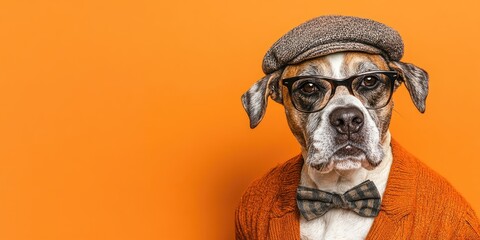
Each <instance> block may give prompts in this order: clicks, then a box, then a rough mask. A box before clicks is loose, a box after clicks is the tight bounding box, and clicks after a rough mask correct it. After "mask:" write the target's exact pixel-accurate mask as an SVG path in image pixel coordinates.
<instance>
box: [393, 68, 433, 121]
mask: <svg viewBox="0 0 480 240" xmlns="http://www.w3.org/2000/svg"><path fill="white" fill-rule="evenodd" d="M388 65H389V66H390V68H391V69H393V70H395V71H397V72H398V73H399V74H400V77H401V79H400V81H402V82H404V83H405V86H406V87H407V89H408V92H409V93H410V97H411V98H412V101H413V103H414V104H415V107H417V109H418V111H420V112H421V113H424V112H425V101H426V99H427V95H428V73H427V72H426V71H425V70H423V69H421V68H419V67H417V66H415V65H413V64H410V63H404V62H390V63H389V64H388Z"/></svg>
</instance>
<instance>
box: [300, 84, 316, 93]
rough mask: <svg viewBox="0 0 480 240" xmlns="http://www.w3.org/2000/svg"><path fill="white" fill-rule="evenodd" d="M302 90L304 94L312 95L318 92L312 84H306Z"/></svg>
mask: <svg viewBox="0 0 480 240" xmlns="http://www.w3.org/2000/svg"><path fill="white" fill-rule="evenodd" d="M300 90H302V92H303V93H306V94H312V93H314V92H316V91H318V88H317V86H316V85H315V84H313V83H311V82H306V83H304V84H303V85H302V86H301V87H300Z"/></svg>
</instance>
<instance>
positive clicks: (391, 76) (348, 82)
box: [282, 70, 399, 113]
mask: <svg viewBox="0 0 480 240" xmlns="http://www.w3.org/2000/svg"><path fill="white" fill-rule="evenodd" d="M374 73H381V74H385V75H387V77H388V80H389V81H391V87H390V96H389V97H388V100H387V101H386V103H385V104H384V105H382V106H380V107H375V108H371V107H366V108H367V109H379V108H383V107H385V106H387V104H388V103H389V102H390V100H391V99H392V96H393V90H394V88H395V80H397V79H398V77H399V74H398V73H397V72H396V71H383V70H382V71H368V72H363V73H359V74H356V75H352V76H350V77H348V78H344V79H336V78H331V77H325V76H321V75H305V76H295V77H291V78H285V79H283V80H282V83H283V85H284V86H286V87H287V88H288V93H289V94H290V100H291V102H292V104H293V106H294V107H295V109H297V110H298V111H300V112H306V113H313V112H318V111H321V110H322V109H323V108H325V107H326V106H327V105H328V102H330V100H331V99H332V97H333V96H334V95H335V90H336V89H337V87H338V86H344V87H346V88H347V89H348V92H349V93H350V94H351V95H352V96H354V97H357V96H355V94H354V93H353V89H352V84H353V80H354V79H356V78H358V77H361V76H364V75H369V74H374ZM305 78H314V79H319V80H325V81H327V82H328V83H330V85H331V86H332V92H331V93H330V97H329V99H328V100H327V103H326V104H325V106H323V107H322V108H320V109H318V110H315V111H304V110H300V109H299V108H298V107H297V106H296V104H295V102H294V101H293V99H292V97H291V96H292V86H293V83H295V82H296V81H298V80H300V79H305Z"/></svg>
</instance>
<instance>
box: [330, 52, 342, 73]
mask: <svg viewBox="0 0 480 240" xmlns="http://www.w3.org/2000/svg"><path fill="white" fill-rule="evenodd" d="M344 58H345V53H342V52H340V53H334V54H330V55H328V56H326V59H327V60H328V61H329V62H330V68H331V70H332V77H334V78H340V77H341V76H342V71H341V70H342V67H343V60H344Z"/></svg>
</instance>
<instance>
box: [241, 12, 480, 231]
mask: <svg viewBox="0 0 480 240" xmlns="http://www.w3.org/2000/svg"><path fill="white" fill-rule="evenodd" d="M402 56H403V42H402V40H401V37H400V36H399V34H398V33H397V32H396V31H395V30H393V29H391V28H389V27H388V26H385V25H383V24H381V23H378V22H375V21H372V20H369V19H361V18H356V17H347V16H322V17H318V18H315V19H312V20H310V21H307V22H305V23H303V24H302V25H300V26H298V27H296V28H294V29H292V30H291V31H289V32H288V33H287V34H285V35H284V36H283V37H282V38H280V39H279V40H278V41H277V42H276V43H275V44H274V45H273V46H272V47H271V48H270V50H269V51H268V52H267V54H266V55H265V57H264V61H263V71H264V72H265V74H266V76H265V77H263V78H262V79H261V80H259V81H257V82H256V83H255V84H254V85H253V86H252V87H251V88H250V89H249V90H248V91H247V92H245V93H244V94H243V95H242V98H241V100H242V104H243V107H244V109H245V110H246V112H247V114H248V117H249V120H250V127H251V128H255V127H256V126H257V125H258V124H259V123H260V121H261V120H262V119H263V117H264V115H265V112H266V107H267V102H268V98H271V99H273V100H274V101H275V102H277V103H280V104H282V105H283V106H284V109H285V114H286V117H287V122H288V125H289V127H290V130H291V132H292V133H293V135H294V136H295V138H296V139H297V141H298V142H299V144H300V146H301V153H300V154H299V155H298V156H297V157H294V158H292V159H290V160H289V161H287V162H285V163H283V164H281V165H280V166H277V167H275V168H273V169H272V170H271V171H269V172H268V173H267V174H266V175H264V176H263V177H262V178H260V179H258V180H256V181H255V182H253V183H252V184H251V185H250V186H249V188H248V189H247V190H246V192H245V193H244V195H243V196H242V199H241V202H240V204H239V206H238V208H237V210H236V237H237V239H299V238H300V239H304V240H313V239H315V240H316V239H365V238H369V236H370V237H372V238H376V239H390V238H392V237H397V238H399V239H452V238H455V239H480V223H479V221H478V219H477V218H476V216H475V213H474V212H473V210H472V208H471V206H470V205H469V204H468V203H467V202H466V201H465V200H464V199H463V198H462V197H461V195H460V194H459V193H458V192H457V191H455V189H454V188H453V187H452V186H451V185H450V184H449V183H448V182H447V181H446V180H445V179H443V178H442V177H441V176H439V175H438V174H436V173H435V172H434V171H433V170H431V169H429V168H428V167H427V166H425V165H424V164H423V163H421V162H420V161H419V160H418V159H416V158H415V157H414V156H412V155H411V154H409V153H408V152H407V151H405V150H404V149H403V148H401V147H400V146H399V145H398V143H396V142H395V141H394V140H393V139H392V137H391V135H390V131H389V125H390V120H391V116H392V111H393V107H394V103H393V100H392V95H393V94H394V92H395V91H396V90H397V89H398V88H399V87H400V86H401V85H402V84H404V85H405V86H406V88H407V90H408V92H409V94H410V97H411V99H412V101H413V103H414V105H415V107H416V108H417V109H418V111H420V112H421V113H423V112H424V111H425V106H426V98H427V95H428V91H429V87H428V81H429V76H428V73H427V72H426V71H425V70H423V69H422V68H420V67H417V66H415V65H414V64H410V63H405V62H401V61H400V59H401V57H402ZM367 185H368V186H367ZM393 234H395V236H394V235H393Z"/></svg>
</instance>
